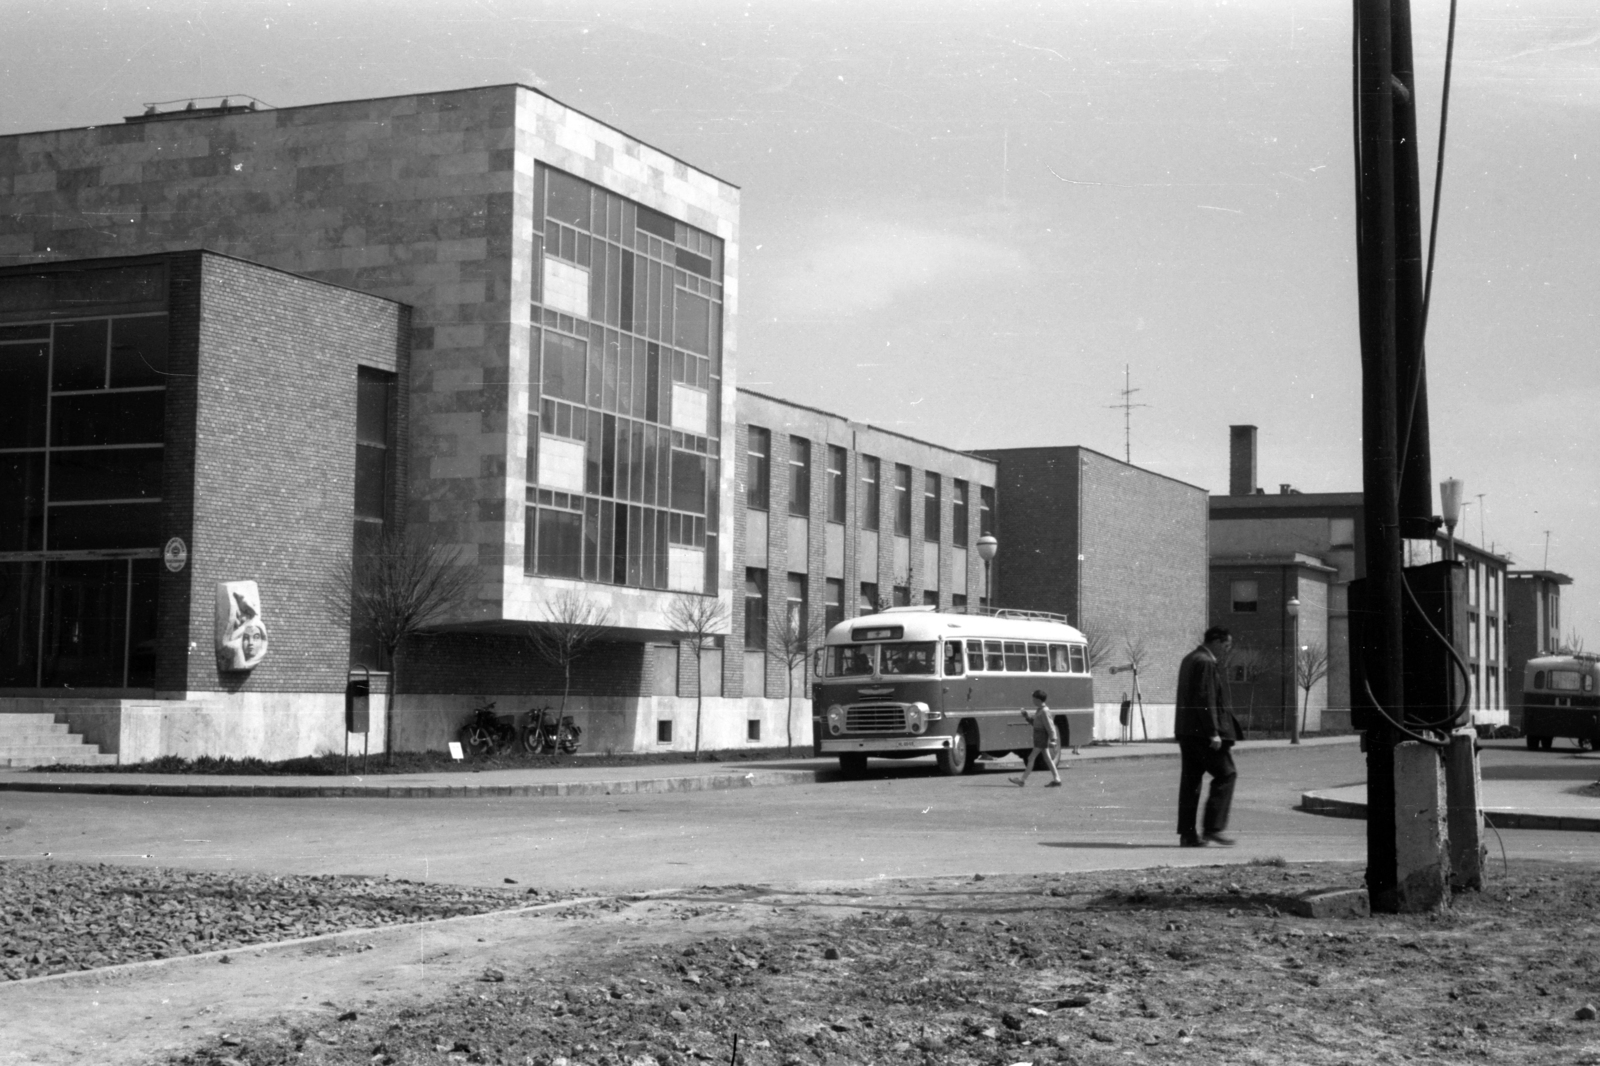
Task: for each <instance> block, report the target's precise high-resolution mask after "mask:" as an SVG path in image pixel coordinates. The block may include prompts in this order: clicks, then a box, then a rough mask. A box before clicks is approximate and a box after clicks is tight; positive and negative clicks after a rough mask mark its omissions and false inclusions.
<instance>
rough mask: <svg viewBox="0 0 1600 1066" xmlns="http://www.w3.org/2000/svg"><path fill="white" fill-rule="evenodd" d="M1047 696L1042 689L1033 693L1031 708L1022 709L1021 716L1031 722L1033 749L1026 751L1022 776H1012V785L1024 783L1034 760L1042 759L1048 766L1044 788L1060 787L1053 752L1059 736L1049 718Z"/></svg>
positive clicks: (1058, 748) (1059, 744) (1056, 746)
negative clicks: (1048, 776) (1047, 781)
mask: <svg viewBox="0 0 1600 1066" xmlns="http://www.w3.org/2000/svg"><path fill="white" fill-rule="evenodd" d="M1046 699H1047V697H1046V696H1045V694H1044V691H1043V690H1039V691H1036V692H1035V693H1034V694H1033V710H1031V711H1026V710H1025V711H1023V712H1022V717H1023V718H1024V719H1026V720H1027V721H1029V722H1032V723H1033V750H1032V751H1030V752H1028V761H1027V763H1026V764H1025V765H1024V766H1023V767H1022V776H1021V777H1013V778H1012V779H1011V783H1012V784H1014V785H1026V784H1027V783H1028V775H1029V774H1031V773H1032V772H1033V766H1034V761H1035V760H1036V759H1040V758H1042V759H1044V764H1045V765H1046V766H1048V767H1049V768H1050V783H1049V784H1047V785H1046V786H1045V787H1046V788H1060V787H1061V771H1059V770H1057V769H1056V762H1055V759H1054V758H1053V756H1054V754H1055V753H1056V752H1057V751H1059V750H1060V749H1061V737H1060V735H1059V734H1057V733H1056V724H1055V722H1054V721H1052V720H1051V718H1050V708H1049V706H1048V705H1047V704H1046V703H1045V700H1046Z"/></svg>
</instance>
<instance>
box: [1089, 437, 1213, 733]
mask: <svg viewBox="0 0 1600 1066" xmlns="http://www.w3.org/2000/svg"><path fill="white" fill-rule="evenodd" d="M1077 451H1078V463H1079V470H1080V475H1081V478H1082V490H1081V496H1080V499H1081V501H1082V504H1081V506H1082V510H1081V512H1080V519H1079V521H1080V530H1081V532H1080V539H1079V549H1078V550H1079V554H1081V555H1082V556H1083V559H1082V561H1081V562H1080V563H1079V564H1078V572H1079V575H1080V578H1079V580H1080V582H1081V592H1080V600H1079V609H1080V611H1081V612H1082V615H1081V617H1082V619H1083V624H1084V625H1085V626H1088V627H1090V628H1093V627H1095V626H1099V627H1100V628H1102V629H1104V630H1107V631H1110V632H1114V633H1115V634H1117V636H1115V637H1113V639H1114V640H1115V642H1116V644H1117V645H1118V647H1117V649H1116V650H1115V651H1113V653H1112V655H1113V657H1114V658H1116V657H1119V656H1120V661H1124V662H1125V661H1127V654H1126V651H1127V649H1126V646H1125V645H1126V642H1127V640H1129V639H1131V640H1133V641H1134V642H1135V644H1140V643H1142V644H1143V646H1144V651H1145V655H1146V656H1147V660H1146V662H1145V664H1144V665H1143V666H1142V667H1141V669H1140V674H1139V682H1140V687H1141V688H1142V690H1143V692H1144V698H1145V701H1146V702H1147V703H1171V702H1173V700H1174V699H1176V692H1177V681H1178V664H1179V662H1180V661H1182V659H1183V657H1184V656H1185V655H1187V654H1188V653H1189V651H1190V650H1192V649H1193V648H1194V647H1195V645H1197V644H1199V643H1200V638H1201V636H1202V635H1204V633H1205V629H1206V626H1207V625H1208V624H1209V622H1208V620H1207V613H1208V603H1207V587H1206V582H1207V574H1208V572H1209V559H1208V552H1207V550H1206V530H1207V493H1206V491H1205V490H1204V489H1201V488H1197V487H1195V486H1193V485H1186V484H1184V483H1183V482H1181V481H1174V480H1172V479H1170V478H1165V477H1162V476H1160V475H1159V474H1152V473H1151V472H1149V471H1148V470H1142V469H1140V468H1139V467H1136V466H1130V465H1128V464H1127V463H1122V462H1118V461H1117V460H1115V459H1112V458H1110V457H1108V456H1104V455H1101V454H1099V453H1098V452H1093V451H1090V450H1089V449H1087V448H1079V449H1077ZM1096 689H1097V692H1096V699H1099V700H1110V699H1113V698H1120V695H1121V688H1120V687H1119V686H1118V685H1116V684H1113V683H1111V682H1110V678H1109V677H1107V678H1105V679H1104V681H1101V680H1100V679H1097V681H1096Z"/></svg>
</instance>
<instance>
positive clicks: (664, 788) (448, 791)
mask: <svg viewBox="0 0 1600 1066" xmlns="http://www.w3.org/2000/svg"><path fill="white" fill-rule="evenodd" d="M832 772H833V771H827V773H830V774H831V773H832ZM821 773H822V772H819V771H816V770H751V771H746V772H744V773H739V772H737V771H735V772H730V773H725V774H694V775H688V776H683V777H653V778H643V779H629V778H621V779H616V780H611V781H553V782H550V783H549V784H542V785H366V784H361V785H264V784H256V783H255V782H256V781H259V780H260V779H259V778H240V783H239V784H237V785H234V784H218V783H215V782H212V781H208V782H206V783H204V784H193V785H180V784H167V783H160V784H145V783H142V782H138V781H105V782H99V781H74V782H67V783H63V782H58V781H0V792H57V793H65V792H77V793H87V794H90V795H102V796H240V797H246V798H252V797H254V798H261V797H290V798H296V799H306V798H334V797H337V798H350V799H480V798H483V799H487V798H492V797H499V796H625V795H636V794H645V793H663V792H717V791H726V790H729V789H736V788H759V787H770V786H775V785H809V784H814V783H815V782H816V781H818V780H819V779H820V777H821Z"/></svg>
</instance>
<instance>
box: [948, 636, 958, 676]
mask: <svg viewBox="0 0 1600 1066" xmlns="http://www.w3.org/2000/svg"><path fill="white" fill-rule="evenodd" d="M961 667H962V660H961V642H960V641H959V640H950V641H946V642H945V645H944V676H945V677H960V676H961V673H962V671H961Z"/></svg>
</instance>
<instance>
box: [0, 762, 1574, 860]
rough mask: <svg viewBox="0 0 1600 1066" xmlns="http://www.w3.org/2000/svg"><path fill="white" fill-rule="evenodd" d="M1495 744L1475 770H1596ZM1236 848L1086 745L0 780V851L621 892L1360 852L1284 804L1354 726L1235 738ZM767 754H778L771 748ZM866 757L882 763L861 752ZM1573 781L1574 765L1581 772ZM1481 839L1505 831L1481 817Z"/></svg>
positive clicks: (1339, 781)
mask: <svg viewBox="0 0 1600 1066" xmlns="http://www.w3.org/2000/svg"><path fill="white" fill-rule="evenodd" d="M1579 760H1580V757H1579V756H1577V755H1575V754H1574V753H1561V752H1555V753H1549V754H1544V753H1533V752H1526V751H1523V750H1520V749H1516V748H1514V747H1503V748H1496V749H1495V750H1492V751H1490V752H1488V753H1486V756H1485V764H1484V774H1485V776H1486V777H1493V776H1495V775H1497V774H1511V775H1517V774H1521V775H1534V776H1548V775H1550V774H1557V775H1562V774H1567V775H1577V776H1574V777H1573V783H1574V787H1576V785H1577V784H1581V783H1582V782H1583V781H1592V780H1594V779H1595V777H1597V776H1600V764H1597V763H1595V762H1593V761H1590V760H1582V761H1581V762H1580V761H1579ZM1238 764H1239V770H1240V782H1239V789H1238V793H1237V795H1236V799H1235V804H1234V829H1235V830H1236V831H1237V833H1238V836H1239V839H1240V846H1239V847H1237V848H1234V849H1231V850H1225V849H1214V848H1208V849H1204V850H1193V849H1181V850H1180V849H1178V848H1177V847H1175V846H1174V845H1175V843H1176V835H1175V832H1174V828H1175V827H1174V825H1173V822H1174V809H1173V808H1174V799H1175V792H1176V775H1177V769H1178V766H1177V760H1176V759H1171V758H1166V759H1140V760H1100V761H1091V760H1087V759H1085V760H1081V761H1079V762H1078V763H1077V764H1076V765H1075V767H1074V768H1073V769H1070V770H1068V771H1066V778H1067V786H1066V787H1064V788H1060V789H1046V788H1042V787H1038V786H1039V785H1042V784H1043V781H1044V778H1043V777H1042V776H1039V775H1036V776H1035V778H1034V783H1032V784H1030V786H1029V787H1028V788H1027V789H1026V790H1022V789H1018V788H1016V787H1015V786H1012V785H1010V784H1008V783H1007V777H1008V774H1007V773H1006V772H1003V771H991V772H987V773H982V774H979V775H976V776H973V777H965V778H955V779H951V778H943V777H939V776H936V775H935V774H934V773H933V772H932V771H931V769H929V768H927V767H924V766H921V765H916V764H905V765H898V766H897V765H894V764H884V769H882V770H881V771H880V772H877V773H875V774H874V775H873V776H871V777H870V778H868V779H866V780H860V781H844V780H834V781H826V782H819V783H816V784H807V785H791V786H785V787H773V788H757V789H742V790H737V791H724V792H696V793H683V794H659V795H634V796H587V797H562V798H548V797H545V798H521V797H517V798H497V799H452V800H417V799H411V800H394V799H390V800H365V799H243V798H208V797H159V798H155V797H152V798H133V797H119V796H93V795H46V794H36V793H5V794H0V857H5V858H23V857H39V856H41V855H43V854H44V853H46V852H48V853H49V854H50V855H51V856H52V857H54V858H58V859H67V860H73V861H85V862H112V863H119V864H133V865H151V866H179V867H190V868H199V869H213V870H229V869H233V870H251V871H267V872H281V873H341V874H364V875H389V876H394V877H401V878H409V879H415V880H433V881H448V882H453V883H462V884H479V885H491V884H501V883H503V879H504V878H508V877H509V878H514V879H516V880H517V881H518V882H519V883H522V884H530V885H542V886H549V887H560V888H579V887H584V888H590V889H594V890H603V891H634V890H643V889H655V888H670V887H679V886H684V885H697V884H728V883H738V882H779V883H797V882H816V881H845V880H850V881H853V880H858V879H862V878H872V877H907V876H948V875H970V874H973V873H979V872H983V873H1032V872H1040V873H1043V872H1070V871H1073V870H1090V869H1107V868H1130V867H1142V866H1155V865H1193V864H1211V863H1217V862H1246V861H1249V860H1251V859H1262V858H1271V857H1281V858H1284V859H1288V860H1293V861H1315V860H1343V861H1354V862H1360V861H1363V860H1364V858H1365V847H1366V844H1365V840H1366V838H1365V832H1366V829H1365V823H1363V822H1360V821H1354V820H1350V819H1340V818H1324V817H1317V816H1314V815H1309V814H1306V813H1303V812H1300V811H1297V810H1295V809H1294V807H1295V804H1296V803H1297V801H1298V799H1299V797H1300V794H1301V793H1302V792H1305V791H1307V790H1314V789H1324V788H1334V787H1338V786H1340V785H1346V784H1351V783H1354V782H1359V781H1362V780H1363V779H1364V777H1365V767H1364V763H1363V757H1362V755H1361V754H1360V753H1359V751H1358V750H1357V749H1356V747H1355V745H1353V744H1344V745H1334V746H1323V747H1301V748H1278V749H1266V750H1259V751H1249V752H1242V753H1241V754H1240V755H1239V757H1238ZM771 765H773V766H781V765H782V764H779V763H774V764H771ZM874 765H875V766H877V765H879V764H874ZM1580 777H1581V778H1582V780H1579V778H1580ZM1501 836H1502V838H1503V842H1504V847H1505V849H1506V853H1507V854H1508V856H1510V857H1512V858H1516V857H1547V858H1552V859H1573V860H1583V861H1594V862H1600V834H1595V833H1558V832H1542V831H1526V830H1515V831H1504V832H1502V834H1501ZM1490 850H1491V856H1493V857H1498V848H1497V845H1496V842H1495V840H1494V838H1493V836H1492V835H1491V839H1490Z"/></svg>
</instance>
